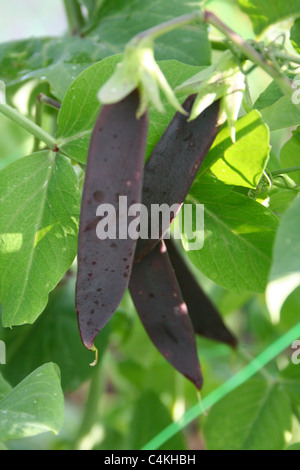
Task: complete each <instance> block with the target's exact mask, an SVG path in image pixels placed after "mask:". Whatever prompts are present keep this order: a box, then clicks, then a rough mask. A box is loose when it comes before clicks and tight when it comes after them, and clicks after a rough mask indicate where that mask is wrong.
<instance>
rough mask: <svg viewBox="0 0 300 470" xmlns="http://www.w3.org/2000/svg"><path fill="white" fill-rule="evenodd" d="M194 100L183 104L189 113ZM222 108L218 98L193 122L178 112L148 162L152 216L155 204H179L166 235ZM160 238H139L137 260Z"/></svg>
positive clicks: (145, 198) (146, 199) (146, 195)
mask: <svg viewBox="0 0 300 470" xmlns="http://www.w3.org/2000/svg"><path fill="white" fill-rule="evenodd" d="M194 100H195V97H194V96H189V97H188V98H187V100H186V101H185V103H184V104H183V108H184V109H185V110H186V111H187V112H190V111H191V109H192V106H193V103H194ZM219 111H220V102H219V101H216V102H215V103H213V104H212V105H211V106H209V107H208V108H207V109H206V110H205V111H204V112H203V113H202V114H201V115H200V116H199V117H198V118H197V119H195V120H194V121H191V122H188V120H187V119H188V118H187V117H186V116H184V115H183V114H181V113H176V114H175V116H174V118H173V119H172V121H171V123H170V124H169V126H168V127H167V129H166V130H165V132H164V134H163V135H162V137H161V139H160V141H159V142H158V144H157V145H156V147H155V149H154V150H153V152H152V154H151V156H150V158H149V160H148V162H147V163H146V166H145V172H144V183H143V195H142V203H143V204H144V205H145V206H146V207H147V209H148V214H149V217H150V216H151V206H152V205H153V204H159V205H161V204H167V205H168V206H169V207H171V206H172V205H173V204H177V205H178V210H177V212H175V213H174V214H173V213H171V217H170V220H169V221H168V223H167V224H166V225H163V224H162V223H161V224H160V226H159V236H160V237H163V235H164V233H165V232H166V231H167V230H168V228H169V226H170V225H171V223H172V222H173V220H174V218H175V216H176V214H177V213H178V211H179V210H180V207H181V205H182V204H183V202H184V201H185V199H186V196H187V194H188V192H189V190H190V188H191V186H192V184H193V181H194V179H195V177H196V175H197V173H198V171H199V168H200V166H201V164H202V162H203V160H204V158H205V157H206V155H207V153H208V151H209V149H210V147H211V145H212V143H213V141H214V140H215V137H216V135H217V133H218V131H219V127H218V126H217V123H218V118H219ZM149 227H151V219H150V218H149ZM158 241H159V238H158V239H151V236H150V233H149V238H148V239H139V240H138V244H137V247H136V255H135V260H136V261H139V260H140V259H142V258H143V256H145V254H146V253H148V252H149V251H151V249H152V248H153V247H154V246H155V245H156V244H157V243H158Z"/></svg>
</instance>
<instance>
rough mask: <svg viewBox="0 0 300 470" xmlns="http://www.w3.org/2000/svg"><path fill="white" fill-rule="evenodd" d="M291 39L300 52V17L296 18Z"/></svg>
mask: <svg viewBox="0 0 300 470" xmlns="http://www.w3.org/2000/svg"><path fill="white" fill-rule="evenodd" d="M290 40H291V43H292V44H293V46H294V48H295V50H296V51H297V52H298V53H299V54H300V18H297V19H296V21H295V23H294V26H293V27H292V29H291V36H290Z"/></svg>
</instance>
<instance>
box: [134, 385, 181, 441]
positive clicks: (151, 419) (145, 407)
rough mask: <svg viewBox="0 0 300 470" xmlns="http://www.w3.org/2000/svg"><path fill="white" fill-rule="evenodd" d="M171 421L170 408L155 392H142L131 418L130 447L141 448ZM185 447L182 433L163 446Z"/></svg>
mask: <svg viewBox="0 0 300 470" xmlns="http://www.w3.org/2000/svg"><path fill="white" fill-rule="evenodd" d="M171 421H172V418H171V416H170V413H169V411H168V409H167V408H166V407H165V406H164V405H163V404H162V402H161V401H160V399H159V397H158V396H157V395H156V394H155V393H154V392H152V391H147V392H145V393H143V394H141V395H140V397H139V399H138V400H137V401H136V403H135V407H134V411H133V417H132V420H131V423H132V428H131V433H130V448H131V449H141V448H142V447H143V446H144V445H145V444H147V442H148V441H149V440H150V439H152V438H153V437H154V436H155V435H156V434H157V433H159V432H160V431H161V430H162V429H164V428H165V427H166V426H168V425H169V424H170V423H171ZM185 448H186V446H185V444H184V441H183V439H182V435H181V434H176V436H174V437H173V438H172V439H170V440H169V441H168V442H167V443H166V444H165V445H164V446H163V447H161V449H162V450H172V449H173V450H184V449H185Z"/></svg>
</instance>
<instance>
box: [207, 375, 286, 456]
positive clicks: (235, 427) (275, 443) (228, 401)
mask: <svg viewBox="0 0 300 470" xmlns="http://www.w3.org/2000/svg"><path fill="white" fill-rule="evenodd" d="M291 426H292V410H291V406H290V402H289V398H288V396H287V394H286V392H285V391H284V389H283V388H282V386H281V385H278V384H269V383H268V382H267V381H265V380H263V379H257V378H256V379H253V380H250V381H248V382H247V383H246V384H244V385H242V386H241V387H239V388H238V389H236V390H235V391H234V392H232V393H230V394H229V395H227V396H226V397H225V398H223V399H222V400H221V401H219V403H217V405H215V406H214V407H213V408H212V409H211V411H210V413H209V415H208V420H207V423H206V426H205V437H206V440H207V447H208V449H209V450H281V449H284V447H285V445H286V442H285V433H286V432H287V431H289V432H290V431H291Z"/></svg>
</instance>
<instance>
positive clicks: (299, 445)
mask: <svg viewBox="0 0 300 470" xmlns="http://www.w3.org/2000/svg"><path fill="white" fill-rule="evenodd" d="M285 450H300V442H299V443H298V444H292V445H291V446H289V447H287V449H285Z"/></svg>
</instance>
